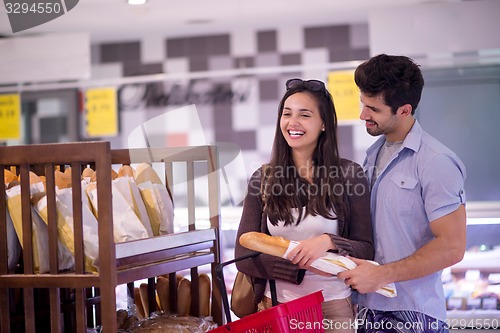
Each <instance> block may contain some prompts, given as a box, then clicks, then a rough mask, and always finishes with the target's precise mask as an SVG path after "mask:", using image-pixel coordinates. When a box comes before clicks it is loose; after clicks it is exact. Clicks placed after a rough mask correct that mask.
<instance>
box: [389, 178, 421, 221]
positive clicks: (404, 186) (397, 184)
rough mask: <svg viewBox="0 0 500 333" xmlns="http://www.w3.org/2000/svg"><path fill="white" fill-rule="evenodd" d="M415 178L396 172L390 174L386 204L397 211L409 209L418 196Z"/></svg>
mask: <svg viewBox="0 0 500 333" xmlns="http://www.w3.org/2000/svg"><path fill="white" fill-rule="evenodd" d="M417 183H418V181H417V179H415V178H413V177H411V176H408V175H405V174H402V173H399V172H396V173H394V174H393V175H392V176H391V184H390V186H389V188H388V191H387V195H386V199H387V200H386V204H388V205H390V206H392V207H395V209H396V210H397V211H399V212H408V211H411V210H412V209H413V207H414V204H415V200H416V198H417V196H418V193H417V192H418V190H417Z"/></svg>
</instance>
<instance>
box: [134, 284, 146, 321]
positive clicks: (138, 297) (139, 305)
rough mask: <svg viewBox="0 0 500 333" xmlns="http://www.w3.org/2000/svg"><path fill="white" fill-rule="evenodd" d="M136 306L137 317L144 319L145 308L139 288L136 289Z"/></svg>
mask: <svg viewBox="0 0 500 333" xmlns="http://www.w3.org/2000/svg"><path fill="white" fill-rule="evenodd" d="M134 304H135V307H136V309H137V315H138V316H139V318H144V307H143V306H142V301H141V292H140V291H139V288H137V287H135V288H134Z"/></svg>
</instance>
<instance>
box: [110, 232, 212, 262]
mask: <svg viewBox="0 0 500 333" xmlns="http://www.w3.org/2000/svg"><path fill="white" fill-rule="evenodd" d="M215 239H216V238H215V229H203V230H196V231H193V232H180V233H177V234H170V235H163V236H156V237H154V238H148V239H138V240H134V241H130V242H126V243H118V244H116V258H117V259H121V258H126V257H132V256H136V255H140V254H143V253H152V252H156V251H162V250H167V249H173V248H176V247H181V246H184V245H186V244H194V243H202V242H206V241H214V240H215Z"/></svg>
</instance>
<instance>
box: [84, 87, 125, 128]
mask: <svg viewBox="0 0 500 333" xmlns="http://www.w3.org/2000/svg"><path fill="white" fill-rule="evenodd" d="M85 120H86V133H87V135H88V136H89V137H99V136H115V135H117V134H118V110H117V102H116V88H95V89H87V91H86V92H85Z"/></svg>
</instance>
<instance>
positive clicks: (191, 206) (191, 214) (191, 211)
mask: <svg viewBox="0 0 500 333" xmlns="http://www.w3.org/2000/svg"><path fill="white" fill-rule="evenodd" d="M186 175H187V177H186V186H187V195H188V198H191V199H192V200H188V201H187V204H188V230H189V231H193V230H195V229H196V225H195V220H196V219H195V214H196V213H195V198H196V195H195V191H194V162H191V161H188V162H187V163H186Z"/></svg>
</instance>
